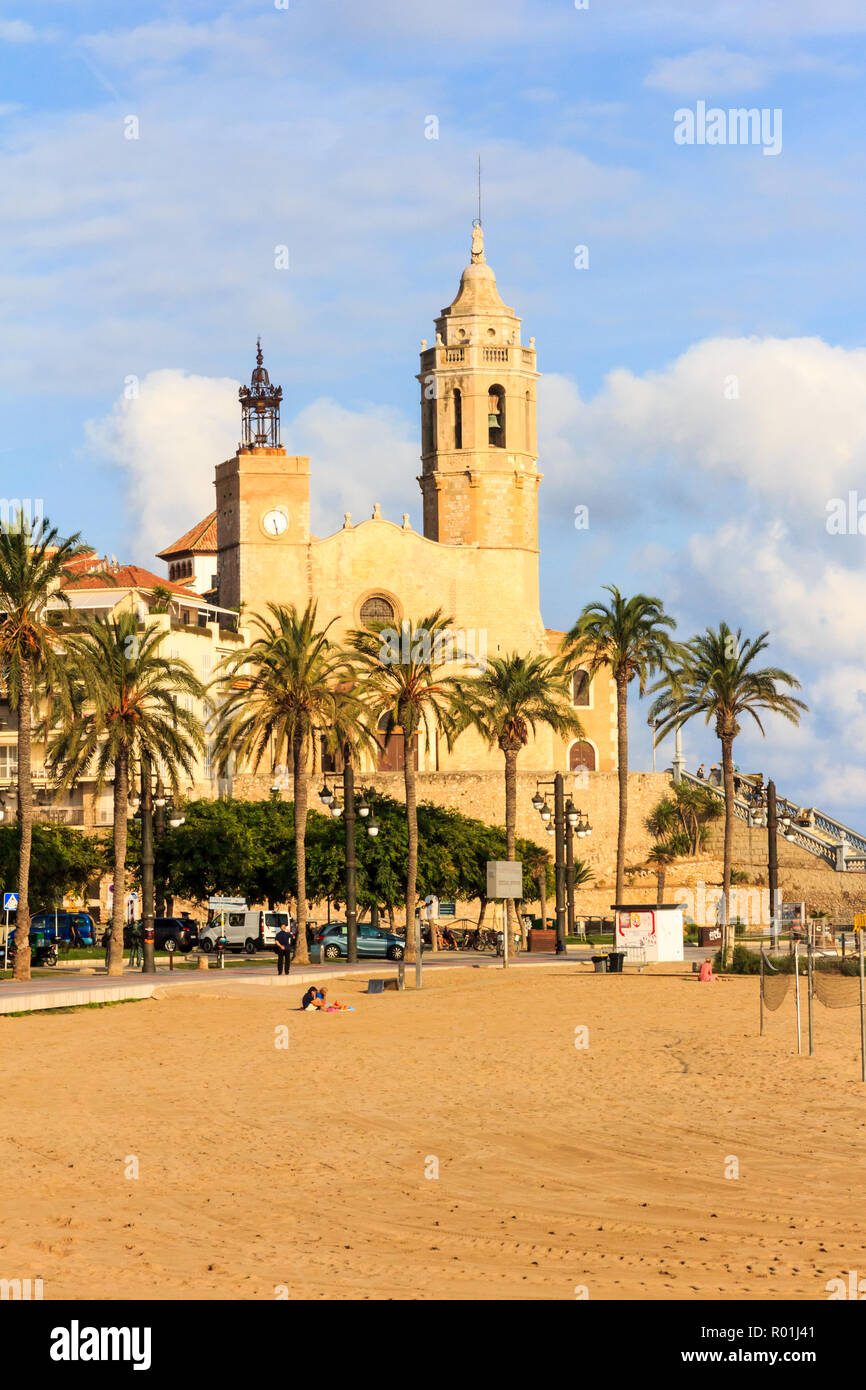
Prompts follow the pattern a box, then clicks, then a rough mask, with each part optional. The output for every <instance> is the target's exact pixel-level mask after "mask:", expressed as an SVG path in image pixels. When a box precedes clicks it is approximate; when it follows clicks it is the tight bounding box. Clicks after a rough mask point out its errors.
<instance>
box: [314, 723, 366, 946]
mask: <svg viewBox="0 0 866 1390" xmlns="http://www.w3.org/2000/svg"><path fill="white" fill-rule="evenodd" d="M335 775H336V774H335V773H329V772H326V773H324V774H323V778H324V783H323V786H322V790H321V791H320V792H319V800H320V801H321V803H322V805H323V806H325V807H326V808H327V809H329V810H330V812H331V816H332V817H333V818H334V820H337V819H338V818H339V817H340V816H341V815H342V814H343V809H344V808H345V813H346V814H345V822H344V823H345V826H346V955H347V958H348V961H349V964H350V965H356V964H357V962H358V892H357V869H358V865H357V860H356V858H355V812H356V811H357V813H358V815H359V816H361V818H362V819H363V820H365V821H366V823H367V834H368V835H369V836H370V837H371V839H375V837H376V836H377V835H378V834H379V822H378V821H377V820H376V817H375V816H372V817H371V818H370V819H369V820H368V819H367V817H368V816H370V803H369V801H368V800H367V798H366V796H365V795H364V793H363V792H362V793H361V799H360V801H359V802H358V804H357V806H356V805H355V772H354V769H353V767H352V764H351V761H350V759H349V756H348V749H347V750H346V754H345V756H344V761H343V806H341V805H340V803H339V801H338V800H337V795H336V792H334V791H332V790H331V788H330V787H329V786H328V778H329V777H332V776H335Z"/></svg>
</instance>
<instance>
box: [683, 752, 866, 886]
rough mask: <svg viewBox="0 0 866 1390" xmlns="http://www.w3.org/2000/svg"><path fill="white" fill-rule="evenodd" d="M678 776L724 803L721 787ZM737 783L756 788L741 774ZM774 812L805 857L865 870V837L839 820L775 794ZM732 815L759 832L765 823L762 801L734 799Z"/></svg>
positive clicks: (852, 870)
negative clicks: (759, 802) (811, 855)
mask: <svg viewBox="0 0 866 1390" xmlns="http://www.w3.org/2000/svg"><path fill="white" fill-rule="evenodd" d="M680 776H681V777H682V779H683V780H684V781H686V782H689V783H691V784H692V785H693V786H696V787H705V788H706V789H707V791H709V792H711V793H712V794H713V795H714V796H717V797H718V798H719V800H720V801H724V799H725V793H724V789H723V788H722V787H720V786H717V785H716V784H714V783H713V782H710V781H708V780H707V779H706V778H703V777H696V776H695V775H694V773H692V772H686V771H685V769H683V770H682V772H681V774H680ZM738 780H739V781H740V782H746V783H749V784H751V785H752V786H759V783H758V782H757V780H756V779H755V778H752V777H747V776H744V775H743V774H742V773H740V774H738ZM776 810H777V815H778V821H779V830H780V832H781V834H782V835H783V836H784V837H785V839H786V840H788V841H790V843H791V844H793V845H799V846H800V848H801V849H805V850H807V851H808V852H809V854H814V855H816V856H817V858H819V859H823V861H824V863H825V864H828V865H829V867H830V868H831V869H835V870H837V872H839V873H863V872H864V871H866V837H864V836H863V835H858V833H857V831H856V830H852V829H851V827H850V825H844V824H843V823H842V821H838V820H835V819H834V817H833V816H828V815H825V814H824V812H823V811H817V810H815V808H814V807H813V806H798V805H797V803H796V801H791V800H790V798H789V797H785V796H778V795H777V797H776ZM734 815H735V816H736V817H737V819H738V820H741V821H745V823H746V825H748V826H749V828H750V829H760V828H761V827H762V826H765V825H766V824H767V811H766V798H764V802H763V804H762V805H761V806H757V805H755V806H753V805H752V804H751V803H750V802H748V801H746V800H745V799H743V798H742V797H739V796H738V797H735V799H734Z"/></svg>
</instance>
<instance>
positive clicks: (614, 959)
mask: <svg viewBox="0 0 866 1390" xmlns="http://www.w3.org/2000/svg"><path fill="white" fill-rule="evenodd" d="M624 960H625V951H608V954H607V968H608V973H609V974H611V975H621V974H622V963H623V961H624Z"/></svg>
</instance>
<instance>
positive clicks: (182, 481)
mask: <svg viewBox="0 0 866 1390" xmlns="http://www.w3.org/2000/svg"><path fill="white" fill-rule="evenodd" d="M239 433H240V406H239V405H238V383H237V382H236V381H232V380H229V379H225V378H223V379H218V378H211V377H203V376H189V375H186V374H185V373H184V372H181V371H176V370H173V369H164V370H161V371H155V372H150V373H149V374H148V375H147V376H146V377H145V378H144V379H143V381H142V382H141V385H140V394H139V396H138V398H137V399H135V400H125V399H122V400H120V401H118V402H117V403H116V404H115V406H114V408H113V409H112V411H111V412H110V414H108V415H107V416H105V417H104V418H103V419H101V420H96V421H91V422H89V424H88V425H87V436H88V439H89V441H90V444H91V446H92V447H93V449H94V450H95V451H96V453H97V455H98V456H99V457H100V458H102V459H104V460H105V461H107V462H108V463H109V464H110V465H111V466H112V467H113V468H116V469H118V470H120V472H121V473H122V474H123V476H124V479H125V489H126V507H127V513H128V516H129V519H130V529H131V534H132V536H133V552H134V553H133V555H132V557H131V558H133V559H134V560H135V562H136V563H138V564H143V565H145V566H151V565H153V563H154V561H153V556H154V555H155V554H156V552H157V551H159V550H162V549H164V547H165V546H166V545H169V544H170V543H171V542H172V541H174V540H176V539H177V537H178V536H180V535H182V534H183V532H184V531H186V530H188V529H189V527H190V526H192V525H194V524H195V522H196V521H199V520H200V519H201V518H202V517H203V516H206V515H207V513H208V512H209V511H212V510H213V507H214V488H213V476H214V467H215V465H216V464H217V463H219V462H221V461H222V460H223V459H226V458H230V457H231V456H232V455H233V454H234V452H235V449H236V447H237V442H238V436H239ZM282 438H283V443H284V444H285V445H286V448H287V451H288V452H289V453H290V454H306V455H309V457H310V459H311V470H312V477H311V487H310V493H311V529H312V531H313V533H314V534H319V535H329V534H331V532H333V531H336V530H339V528H340V526H341V525H342V523H343V513H344V512H345V511H351V512H352V513H353V519H354V520H355V521H356V522H357V521H363V520H364V519H366V517H368V516H370V514H371V512H372V508H373V503H374V502H379V503H381V505H382V512H383V515H384V516H385V517H386V518H388V519H389V520H392V521H398V522H399V520H400V518H401V516H402V513H403V511H405V510H407V507H410V506H411V508H412V509H414V511H415V512H416V514H417V513H418V512H419V511H420V506H419V503H420V493H419V492H418V487H417V484H416V483H415V474H416V473H417V471H418V445H417V440H416V439H415V438H414V437H413V428H412V425H411V423H410V422H409V421H407V420H406V419H405V417H403V416H402V415H401V414H400V412H399V411H397V410H392V409H388V408H386V407H381V406H367V407H364V408H363V409H360V410H350V409H347V408H346V407H345V406H342V405H340V404H338V403H337V402H336V401H332V400H327V399H325V398H320V399H318V400H315V401H313V402H311V404H310V405H308V406H306V407H305V408H304V409H303V410H302V411H301V412H300V413H299V414H298V415H297V416H296V417H295V418H294V419H293V420H292V419H289V420H286V419H285V418H284V419H283V421H282ZM415 520H416V521H417V515H416V518H415Z"/></svg>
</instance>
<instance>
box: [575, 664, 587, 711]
mask: <svg viewBox="0 0 866 1390" xmlns="http://www.w3.org/2000/svg"><path fill="white" fill-rule="evenodd" d="M589 694H590V678H589V672H588V671H575V673H574V675H573V676H572V678H571V703H572V704H573V705H582V706H586V705H588V704H589Z"/></svg>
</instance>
